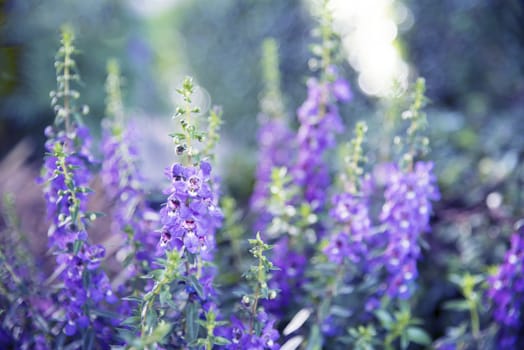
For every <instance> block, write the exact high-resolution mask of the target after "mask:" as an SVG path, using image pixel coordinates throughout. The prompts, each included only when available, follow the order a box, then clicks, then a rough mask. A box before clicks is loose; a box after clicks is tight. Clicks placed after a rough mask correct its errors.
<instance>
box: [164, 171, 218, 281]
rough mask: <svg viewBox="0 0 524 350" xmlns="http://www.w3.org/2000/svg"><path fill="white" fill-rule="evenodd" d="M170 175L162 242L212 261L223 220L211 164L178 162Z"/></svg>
mask: <svg viewBox="0 0 524 350" xmlns="http://www.w3.org/2000/svg"><path fill="white" fill-rule="evenodd" d="M167 174H168V176H169V178H170V179H171V186H170V188H169V189H168V190H167V191H166V194H167V195H168V197H167V201H166V203H165V205H164V207H163V208H162V210H161V211H160V218H161V219H160V221H161V223H162V225H163V226H162V230H161V237H160V245H161V246H163V247H164V248H165V249H178V250H180V251H181V252H189V253H191V254H194V255H197V256H199V257H200V258H202V260H204V261H211V260H212V259H213V250H214V248H215V232H216V230H217V228H218V227H219V226H220V225H221V222H222V213H221V211H220V208H219V207H218V205H217V197H218V196H217V194H216V193H215V189H214V187H213V186H212V183H211V165H210V164H209V163H207V162H201V163H200V165H199V166H187V167H186V166H183V165H181V164H180V163H175V164H173V166H172V167H171V168H170V169H169V170H168V171H167ZM210 274H211V275H210V276H205V275H206V274H204V276H203V278H207V279H210V278H211V279H212V275H213V273H211V272H210ZM208 282H209V281H208ZM208 284H209V283H208Z"/></svg>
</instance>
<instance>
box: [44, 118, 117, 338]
mask: <svg viewBox="0 0 524 350" xmlns="http://www.w3.org/2000/svg"><path fill="white" fill-rule="evenodd" d="M46 135H47V136H48V140H47V142H46V148H47V150H48V152H49V153H50V155H49V156H48V157H47V158H46V160H45V164H44V168H43V170H42V177H41V179H40V181H41V182H42V183H44V195H45V199H46V202H47V214H48V218H49V219H50V221H51V227H50V228H49V244H50V246H51V248H52V250H53V251H54V252H55V254H56V262H57V265H58V267H57V269H58V270H59V271H61V272H60V274H59V276H58V277H59V279H61V281H62V283H63V286H62V287H61V288H59V289H58V292H57V296H56V298H57V300H58V303H59V305H60V307H61V308H62V309H63V311H64V314H65V323H64V329H63V330H64V333H65V334H66V335H68V336H72V335H74V334H76V332H78V331H81V330H83V329H86V328H88V327H93V328H94V329H95V333H96V337H97V339H98V341H99V344H106V345H107V344H109V342H110V340H111V337H112V333H111V332H109V333H108V332H106V333H101V332H97V330H101V329H104V324H105V323H106V322H108V321H109V320H107V319H104V318H102V317H101V316H94V314H91V312H89V311H88V310H93V309H100V308H102V307H103V306H102V304H103V303H104V302H114V301H115V296H114V295H113V292H112V290H111V286H110V283H109V279H108V277H107V275H106V274H105V273H104V272H103V271H102V270H101V269H100V261H101V259H102V258H103V257H104V255H105V251H104V249H103V248H102V247H101V246H95V245H91V244H90V243H89V242H88V240H87V238H88V236H87V232H86V231H85V229H84V228H85V227H86V226H87V223H88V217H87V214H86V209H87V199H88V193H89V191H88V190H87V188H88V185H89V181H90V179H91V174H90V171H89V169H88V166H89V165H90V164H91V163H92V159H93V158H92V156H91V154H90V152H89V146H90V144H91V138H90V135H89V131H88V130H87V129H86V128H84V127H75V126H74V127H73V129H72V133H70V134H69V135H66V134H65V133H64V132H63V131H61V132H54V131H53V130H52V129H51V128H47V129H46ZM109 322H112V321H109Z"/></svg>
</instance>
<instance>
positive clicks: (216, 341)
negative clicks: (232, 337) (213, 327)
mask: <svg viewBox="0 0 524 350" xmlns="http://www.w3.org/2000/svg"><path fill="white" fill-rule="evenodd" d="M213 344H215V345H227V344H231V342H230V341H229V340H228V339H226V338H224V337H213Z"/></svg>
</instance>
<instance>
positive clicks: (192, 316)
mask: <svg viewBox="0 0 524 350" xmlns="http://www.w3.org/2000/svg"><path fill="white" fill-rule="evenodd" d="M199 328H200V326H199V324H198V306H197V304H195V303H193V302H189V303H188V304H187V306H186V331H187V334H186V335H187V341H188V343H191V342H193V341H195V340H196V339H197V337H198V330H199Z"/></svg>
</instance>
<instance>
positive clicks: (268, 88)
mask: <svg viewBox="0 0 524 350" xmlns="http://www.w3.org/2000/svg"><path fill="white" fill-rule="evenodd" d="M262 47H263V55H262V67H263V68H264V78H265V79H264V80H265V91H264V96H263V97H262V100H261V114H260V115H259V123H260V127H259V129H258V134H257V141H258V149H259V154H258V159H257V160H258V164H257V169H256V172H255V179H256V182H255V185H254V188H253V193H252V195H251V203H250V204H251V210H252V211H253V212H254V213H256V215H257V220H256V222H255V226H254V229H255V231H257V232H258V231H260V232H263V231H264V230H265V228H266V227H267V225H268V224H269V223H270V222H271V219H272V216H271V214H270V213H269V212H268V210H267V205H268V201H269V197H270V190H269V188H270V185H271V172H272V170H273V168H276V167H281V166H286V165H288V164H289V162H290V160H291V158H292V157H293V152H292V151H293V147H292V145H291V144H290V140H292V139H293V132H292V131H291V129H290V128H289V125H288V121H287V116H286V113H285V112H284V107H283V102H282V97H281V96H282V92H281V91H280V73H279V69H278V53H277V43H276V41H275V40H272V39H266V40H265V41H264V43H263V46H262Z"/></svg>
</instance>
